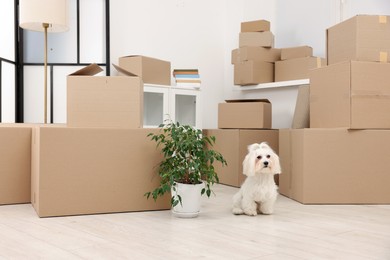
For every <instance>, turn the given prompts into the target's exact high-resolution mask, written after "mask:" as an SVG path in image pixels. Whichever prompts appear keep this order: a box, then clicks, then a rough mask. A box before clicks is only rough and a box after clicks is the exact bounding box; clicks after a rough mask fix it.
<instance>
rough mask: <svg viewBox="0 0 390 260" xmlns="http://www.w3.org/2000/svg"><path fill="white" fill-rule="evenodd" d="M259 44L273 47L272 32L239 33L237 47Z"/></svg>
mask: <svg viewBox="0 0 390 260" xmlns="http://www.w3.org/2000/svg"><path fill="white" fill-rule="evenodd" d="M245 46H261V47H271V48H272V47H274V35H273V33H272V32H270V31H267V32H242V33H240V34H239V47H245Z"/></svg>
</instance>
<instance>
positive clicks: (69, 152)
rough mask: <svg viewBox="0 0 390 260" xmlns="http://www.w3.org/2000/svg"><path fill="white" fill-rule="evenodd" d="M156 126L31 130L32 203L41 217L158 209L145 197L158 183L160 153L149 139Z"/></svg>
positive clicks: (166, 203) (166, 201)
mask: <svg viewBox="0 0 390 260" xmlns="http://www.w3.org/2000/svg"><path fill="white" fill-rule="evenodd" d="M157 131H158V129H124V128H116V129H114V128H71V127H55V126H54V127H53V126H40V127H36V128H34V129H33V145H32V146H33V147H32V154H33V160H32V183H31V189H32V190H31V196H32V204H33V207H34V208H35V210H36V212H37V214H38V215H39V216H40V217H48V216H65V215H79V214H94V213H110V212H127V211H143V210H161V209H169V208H170V198H169V196H166V197H164V198H159V199H158V200H157V202H154V200H153V199H149V200H147V199H146V197H144V194H145V192H148V191H151V190H153V189H154V188H156V187H157V186H158V185H159V176H158V175H157V169H158V168H157V167H156V166H158V164H159V162H160V161H161V159H162V153H161V151H160V150H159V149H156V144H155V143H154V142H152V141H151V140H150V138H149V137H147V134H148V133H150V132H157Z"/></svg>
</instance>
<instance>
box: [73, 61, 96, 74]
mask: <svg viewBox="0 0 390 260" xmlns="http://www.w3.org/2000/svg"><path fill="white" fill-rule="evenodd" d="M102 71H103V69H102V68H100V66H99V65H97V64H96V63H92V64H90V65H88V66H87V67H84V68H82V69H80V70H78V71H75V72H73V73H72V74H69V75H70V76H93V75H96V74H98V73H100V72H102Z"/></svg>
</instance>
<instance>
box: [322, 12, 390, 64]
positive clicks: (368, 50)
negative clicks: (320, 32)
mask: <svg viewBox="0 0 390 260" xmlns="http://www.w3.org/2000/svg"><path fill="white" fill-rule="evenodd" d="M389 35H390V16H379V15H357V16H355V17H352V18H350V19H348V20H346V21H344V22H341V23H339V24H336V25H335V26H333V27H331V28H329V29H328V30H327V60H328V64H335V63H338V62H343V61H349V60H359V61H382V62H388V61H389V57H388V55H390V37H389Z"/></svg>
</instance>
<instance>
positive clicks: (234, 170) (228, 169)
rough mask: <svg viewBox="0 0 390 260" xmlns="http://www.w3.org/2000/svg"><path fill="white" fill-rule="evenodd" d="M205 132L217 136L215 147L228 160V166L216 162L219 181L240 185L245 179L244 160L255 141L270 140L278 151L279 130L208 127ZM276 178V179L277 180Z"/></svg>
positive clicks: (235, 185) (270, 143)
mask: <svg viewBox="0 0 390 260" xmlns="http://www.w3.org/2000/svg"><path fill="white" fill-rule="evenodd" d="M204 133H205V134H206V135H208V136H215V138H216V143H215V145H214V149H215V150H216V151H219V152H221V153H222V155H223V156H224V158H225V159H226V161H227V164H228V165H227V166H223V167H222V166H221V164H214V167H215V171H216V172H217V173H218V177H219V183H222V184H226V185H230V186H234V187H240V186H241V184H242V182H243V181H244V180H245V175H244V174H243V173H242V162H243V161H244V158H245V156H246V155H247V153H248V145H250V144H253V143H260V142H268V144H269V145H270V146H271V147H272V148H273V149H274V151H275V152H276V153H277V152H278V147H279V144H278V142H279V140H278V137H279V135H278V130H244V129H207V130H205V131H204ZM277 180H278V178H276V180H275V181H277Z"/></svg>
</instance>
